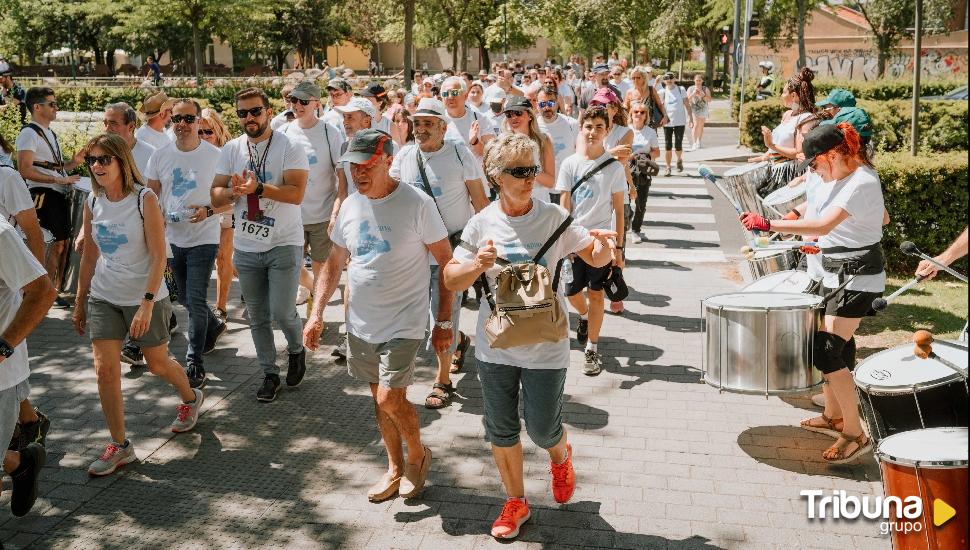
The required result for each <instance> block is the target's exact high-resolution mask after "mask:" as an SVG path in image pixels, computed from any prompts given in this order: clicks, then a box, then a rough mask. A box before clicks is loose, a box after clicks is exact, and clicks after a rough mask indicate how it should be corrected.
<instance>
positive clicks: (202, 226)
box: [145, 99, 230, 388]
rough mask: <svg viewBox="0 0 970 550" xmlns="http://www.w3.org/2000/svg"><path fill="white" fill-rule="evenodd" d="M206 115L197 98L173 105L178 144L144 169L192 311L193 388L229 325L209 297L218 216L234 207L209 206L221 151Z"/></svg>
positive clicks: (188, 360) (189, 353)
mask: <svg viewBox="0 0 970 550" xmlns="http://www.w3.org/2000/svg"><path fill="white" fill-rule="evenodd" d="M201 117H202V107H201V106H200V105H199V104H198V103H197V102H196V101H195V100H193V99H180V100H177V101H176V102H175V104H174V105H173V106H172V123H173V127H174V129H175V143H170V144H168V145H166V146H165V147H163V148H161V149H159V150H157V151H156V152H155V154H154V155H152V159H151V161H150V162H149V163H148V170H146V172H145V178H146V179H147V180H148V186H149V187H151V189H152V191H154V192H155V194H156V195H157V196H158V197H159V203H160V204H161V206H162V212H163V213H164V214H165V222H166V223H165V237H166V239H167V240H168V243H169V246H170V247H171V249H172V258H171V259H170V260H169V261H168V265H169V267H170V268H171V269H172V274H173V275H174V276H175V284H176V285H177V286H178V294H179V303H181V304H183V305H184V306H185V308H186V309H187V310H188V312H189V332H188V339H189V346H188V349H187V350H186V352H185V364H186V368H185V374H186V376H188V378H189V385H190V386H191V387H193V388H202V387H204V386H205V384H206V374H205V365H204V361H203V359H202V356H203V355H204V354H206V353H209V352H211V351H212V350H213V349H215V346H216V343H217V341H218V340H219V337H220V336H222V334H223V333H224V332H225V331H226V323H225V322H224V321H222V320H221V319H219V318H218V317H216V316H215V314H214V313H212V309H210V308H209V303H208V302H207V299H206V296H207V294H208V290H209V279H210V277H211V275H212V267H213V266H214V265H215V261H216V254H217V253H218V252H219V235H220V231H221V228H220V225H219V222H220V219H219V216H218V214H221V213H222V212H224V211H225V212H228V211H229V209H230V207H229V206H228V205H227V206H223V207H221V208H219V209H218V210H216V209H214V208H212V207H211V206H210V202H211V198H210V191H211V188H212V180H213V178H214V177H215V172H216V164H217V163H218V162H219V149H218V148H217V147H216V146H214V145H212V144H210V143H208V142H206V141H202V139H201V138H199V120H200V119H201Z"/></svg>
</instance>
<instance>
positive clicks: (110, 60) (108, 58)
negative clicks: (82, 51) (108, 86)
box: [104, 48, 115, 76]
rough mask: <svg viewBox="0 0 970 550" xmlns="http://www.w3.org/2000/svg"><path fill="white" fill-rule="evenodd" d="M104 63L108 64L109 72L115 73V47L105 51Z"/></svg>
mask: <svg viewBox="0 0 970 550" xmlns="http://www.w3.org/2000/svg"><path fill="white" fill-rule="evenodd" d="M104 64H105V65H107V66H108V74H110V75H111V76H114V75H115V49H114V48H108V49H107V50H106V51H105V52H104Z"/></svg>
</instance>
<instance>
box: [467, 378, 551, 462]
mask: <svg viewBox="0 0 970 550" xmlns="http://www.w3.org/2000/svg"><path fill="white" fill-rule="evenodd" d="M477 363H478V379H479V380H480V381H481V383H482V395H483V397H484V399H483V401H484V404H485V433H486V434H487V435H488V440H489V441H490V442H492V444H494V445H496V446H498V447H512V446H514V445H515V444H516V443H518V442H519V432H520V431H522V424H521V423H520V420H519V393H520V391H521V394H522V402H523V414H524V416H525V429H526V432H528V434H529V438H530V439H531V440H532V441H533V443H535V444H536V445H538V446H539V447H542V448H543V449H549V448H552V447H555V446H556V444H558V443H559V440H561V439H562V436H563V431H562V394H563V387H564V386H565V385H566V369H523V368H520V367H513V366H510V365H500V364H496V363H488V362H485V361H478V362H477ZM520 388H521V390H520Z"/></svg>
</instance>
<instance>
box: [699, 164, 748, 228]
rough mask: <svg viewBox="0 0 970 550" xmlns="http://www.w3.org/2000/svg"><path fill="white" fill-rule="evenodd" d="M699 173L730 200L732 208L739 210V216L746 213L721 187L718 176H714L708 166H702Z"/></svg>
mask: <svg viewBox="0 0 970 550" xmlns="http://www.w3.org/2000/svg"><path fill="white" fill-rule="evenodd" d="M697 173H698V174H700V175H701V177H702V178H704V179H706V180H707V181H709V182H711V183H713V184H714V187H717V190H718V191H720V192H721V194H722V195H724V198H726V199H727V200H728V202H729V203H731V206H733V207H734V209H735V210H737V212H738V216H740V215H741V214H743V213H744V211H743V210H741V205H739V204H738V203H737V202H735V200H734V197H732V196H731V195H730V194H729V193H728V192H727V191H726V190H725V189H724V187H722V186H721V183H720V182H719V181H717V176H715V175H714V172H711V169H710V168H708V167H707V166H705V165H703V164H702V165H701V166H700V168H698V169H697Z"/></svg>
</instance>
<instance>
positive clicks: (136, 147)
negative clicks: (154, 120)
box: [104, 101, 155, 175]
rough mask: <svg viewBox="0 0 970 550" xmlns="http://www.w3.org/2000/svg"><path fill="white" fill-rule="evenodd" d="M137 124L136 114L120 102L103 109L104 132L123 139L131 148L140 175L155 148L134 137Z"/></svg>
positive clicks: (146, 167)
mask: <svg viewBox="0 0 970 550" xmlns="http://www.w3.org/2000/svg"><path fill="white" fill-rule="evenodd" d="M137 122H138V113H136V112H135V110H134V109H133V108H132V107H131V105H128V104H127V103H125V102H123V101H121V102H118V103H111V104H108V105H107V106H106V107H105V108H104V131H105V132H107V133H109V134H116V135H119V136H121V137H122V138H124V140H125V143H127V144H128V147H130V148H131V156H132V158H134V159H135V166H137V167H138V171H139V172H141V174H142V175H145V170H147V169H148V160H149V159H150V158H152V153H154V152H155V147H154V146H152V145H151V144H150V143H148V142H146V141H143V140H140V139H138V138H136V137H135V126H136V124H137Z"/></svg>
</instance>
